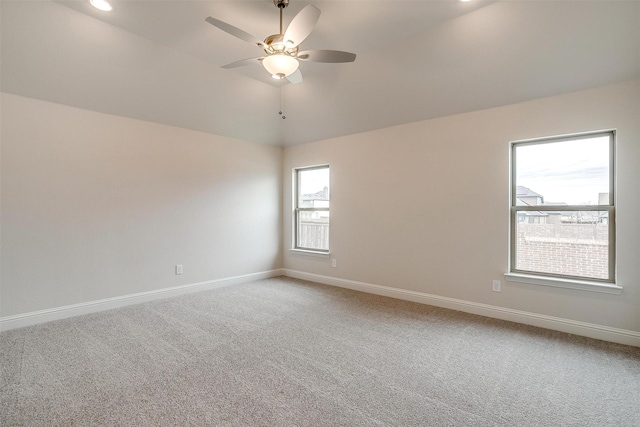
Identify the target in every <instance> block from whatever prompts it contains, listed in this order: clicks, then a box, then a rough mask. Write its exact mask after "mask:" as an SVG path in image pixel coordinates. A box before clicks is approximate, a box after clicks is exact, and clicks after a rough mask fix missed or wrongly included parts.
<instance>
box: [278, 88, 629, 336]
mask: <svg viewBox="0 0 640 427" xmlns="http://www.w3.org/2000/svg"><path fill="white" fill-rule="evenodd" d="M611 128H615V129H617V130H618V133H617V201H618V204H617V256H618V258H617V264H618V265H617V268H618V270H617V271H618V284H619V285H621V286H623V287H624V291H623V292H622V294H621V295H607V294H599V293H594V292H587V291H577V290H569V289H559V288H551V287H543V286H536V285H525V284H522V285H521V284H514V283H506V284H505V281H504V278H503V274H504V273H505V272H506V269H507V251H508V220H509V141H511V140H518V139H525V138H535V137H544V136H552V135H561V134H568V133H574V132H585V131H593V130H600V129H611ZM321 163H328V164H330V166H331V234H330V240H331V242H330V246H331V258H335V259H336V260H337V263H338V264H337V268H332V267H331V263H330V259H328V258H321V257H312V256H308V255H298V254H295V253H291V252H289V251H287V249H288V248H290V247H291V218H292V215H291V210H292V200H291V193H292V189H291V179H290V176H291V170H292V168H294V167H300V166H307V165H315V164H321ZM283 175H284V177H285V181H284V193H283V194H284V200H283V202H284V211H283V212H284V215H283V224H284V227H283V229H284V239H283V245H284V246H283V247H284V255H283V260H284V268H285V269H289V270H291V271H297V272H305V273H312V274H316V275H320V276H323V277H333V278H340V279H345V280H351V281H358V282H364V283H366V284H373V285H380V286H388V287H392V288H399V289H403V290H409V291H415V292H421V293H426V294H430V295H437V296H442V297H448V298H455V299H459V300H463V301H470V302H474V303H477V304H487V305H491V306H497V307H503V308H505V309H511V310H518V311H522V312H527V313H537V314H540V315H544V316H553V317H558V318H562V319H571V320H574V321H577V322H585V323H589V324H596V325H603V326H607V327H610V328H619V329H623V330H627V331H640V262H639V261H638V260H640V225H639V224H640V219H639V218H640V216H639V212H640V191H639V187H638V185H639V183H640V82H639V81H632V82H627V83H623V84H619V85H614V86H608V87H602V88H597V89H593V90H588V91H583V92H578V93H573V94H568V95H562V96H557V97H552V98H546V99H540V100H536V101H532V102H527V103H522V104H517V105H511V106H506V107H501V108H495V109H490V110H483V111H477V112H472V113H468V114H461V115H455V116H449V117H445V118H440V119H434V120H428V121H422V122H417V123H412V124H407V125H402V126H397V127H391V128H386V129H382V130H378V131H373V132H367V133H362V134H357V135H352V136H346V137H341V138H335V139H330V140H325V141H320V142H317V143H311V144H305V145H301V146H294V147H288V148H286V149H285V152H284V162H283ZM493 279H499V280H501V281H502V282H503V291H502V292H501V293H495V292H492V290H491V281H492V280H493Z"/></svg>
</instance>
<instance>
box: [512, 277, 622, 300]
mask: <svg viewBox="0 0 640 427" xmlns="http://www.w3.org/2000/svg"><path fill="white" fill-rule="evenodd" d="M504 278H505V279H506V280H507V282H518V283H527V284H529V285H542V286H552V287H555V288H565V289H576V290H580V291H591V292H600V293H605V294H615V295H620V294H621V293H622V287H621V286H618V285H615V284H607V283H600V282H590V281H588V280H572V279H561V278H554V277H543V276H534V275H531V274H520V273H505V275H504Z"/></svg>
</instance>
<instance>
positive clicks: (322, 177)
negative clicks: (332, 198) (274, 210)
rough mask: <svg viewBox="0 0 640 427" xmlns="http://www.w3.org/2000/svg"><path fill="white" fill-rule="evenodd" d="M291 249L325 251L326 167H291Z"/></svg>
mask: <svg viewBox="0 0 640 427" xmlns="http://www.w3.org/2000/svg"><path fill="white" fill-rule="evenodd" d="M294 249H300V250H308V251H314V252H325V253H329V166H314V167H308V168H300V169H295V232H294Z"/></svg>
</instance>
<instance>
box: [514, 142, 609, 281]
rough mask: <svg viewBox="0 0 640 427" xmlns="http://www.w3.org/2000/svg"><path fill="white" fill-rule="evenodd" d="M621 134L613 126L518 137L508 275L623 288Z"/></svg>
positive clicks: (515, 143) (515, 150)
mask: <svg viewBox="0 0 640 427" xmlns="http://www.w3.org/2000/svg"><path fill="white" fill-rule="evenodd" d="M614 137H615V132H614V131H608V132H598V133H590V134H581V135H572V136H564V137H556V138H545V139H538V140H528V141H517V142H512V143H511V217H510V225H511V233H510V240H511V241H510V260H509V261H510V262H509V265H510V274H511V276H512V278H510V277H509V275H507V279H508V280H513V276H518V275H521V276H530V277H531V276H534V277H537V278H539V279H545V278H547V279H550V281H547V282H545V281H544V280H542V281H541V282H536V281H533V282H529V281H527V280H516V281H524V282H527V283H540V284H545V285H553V286H562V287H575V288H579V289H588V287H584V286H571V285H569V286H564V285H563V283H564V284H571V283H573V284H578V285H580V284H587V285H602V286H605V287H607V286H609V287H614V288H617V289H621V288H619V287H617V286H615V284H614V283H615V204H614V201H615V197H614ZM603 292H604V291H603Z"/></svg>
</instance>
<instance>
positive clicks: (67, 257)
mask: <svg viewBox="0 0 640 427" xmlns="http://www.w3.org/2000/svg"><path fill="white" fill-rule="evenodd" d="M1 108H2V109H1V111H2V129H1V137H2V146H1V150H2V157H1V161H2V163H1V169H0V170H1V181H0V182H1V206H2V218H1V227H2V241H1V247H2V259H1V282H0V285H1V286H0V317H7V316H13V315H17V314H21V313H29V312H34V311H38V310H46V309H50V308H55V307H61V306H67V305H72V304H80V303H84V302H88V301H96V300H101V299H105V298H112V297H116V296H122V295H129V294H133V293H138V292H148V291H153V290H159V289H164V288H168V287H174V286H179V285H185V284H192V283H198V282H202V281H209V280H215V279H220V278H228V277H233V276H238V275H245V274H251V273H256V272H262V271H268V270H272V269H276V268H279V267H280V266H281V257H280V247H281V211H280V209H281V203H282V202H281V197H280V194H281V181H282V177H281V168H282V149H281V148H278V147H271V146H263V145H256V144H251V143H247V142H243V141H238V140H232V139H230V138H225V137H219V136H213V135H210V134H205V133H200V132H196V131H191V130H185V129H181V128H176V127H170V126H165V125H160V124H156V123H151V122H145V121H140V120H134V119H128V118H123V117H119V116H113V115H108V114H102V113H96V112H92V111H88V110H83V109H77V108H73V107H68V106H63V105H59V104H53V103H49V102H44V101H39V100H35V99H31V98H25V97H21V96H16V95H11V94H6V93H3V94H2V95H1ZM176 264H183V265H184V274H183V275H181V276H176V275H175V274H174V266H175V265H176Z"/></svg>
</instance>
